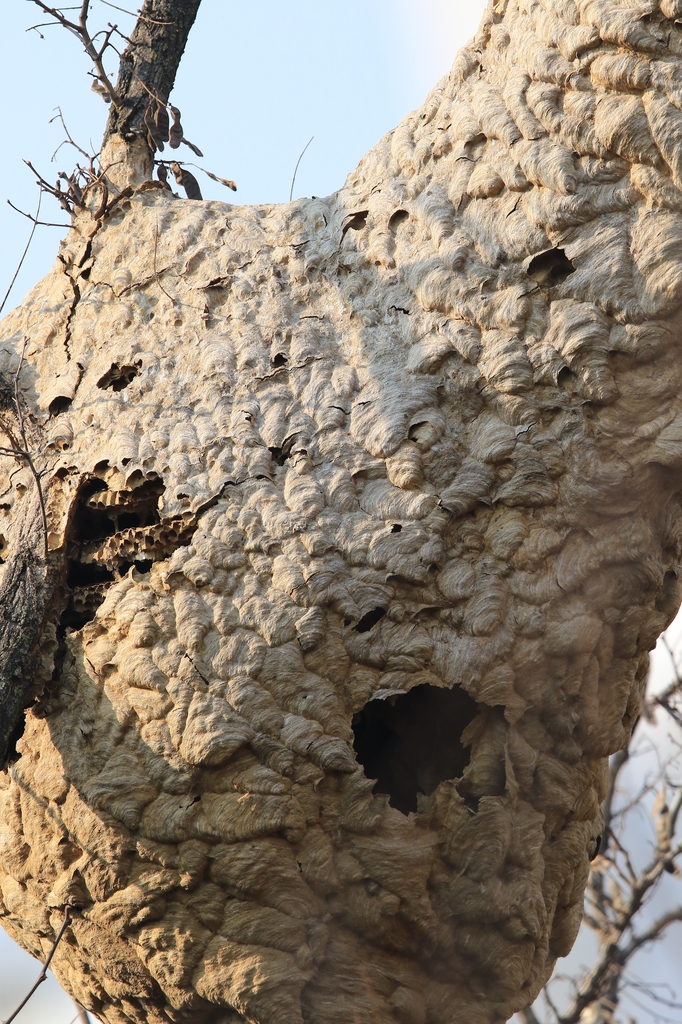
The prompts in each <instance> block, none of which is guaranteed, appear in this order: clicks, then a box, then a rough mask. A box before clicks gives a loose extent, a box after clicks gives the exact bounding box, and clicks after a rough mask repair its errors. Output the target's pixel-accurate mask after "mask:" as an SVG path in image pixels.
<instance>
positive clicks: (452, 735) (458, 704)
mask: <svg viewBox="0 0 682 1024" xmlns="http://www.w3.org/2000/svg"><path fill="white" fill-rule="evenodd" d="M477 714H478V705H477V704H476V702H475V701H474V700H472V699H471V697H470V696H469V695H468V694H467V693H466V692H465V691H464V690H463V689H462V688H461V687H459V686H453V687H452V688H445V687H439V686H430V685H429V684H428V683H423V684H422V685H421V686H415V687H414V688H413V689H411V690H409V691H408V692H407V693H398V694H395V693H394V694H390V695H389V694H387V695H386V696H385V697H382V695H381V691H379V693H378V694H376V695H375V696H374V698H373V699H372V700H370V701H368V702H367V704H365V706H364V708H362V710H361V711H359V712H358V713H357V714H356V715H355V716H354V718H353V733H354V734H355V739H354V741H353V746H354V748H355V752H356V754H357V759H358V761H359V762H360V764H361V765H362V766H363V768H364V771H365V775H366V776H367V778H368V779H376V780H377V782H376V785H375V787H374V792H375V793H386V794H388V796H389V803H390V805H391V807H395V808H396V809H397V810H399V811H402V813H403V814H409V812H410V811H416V810H417V794H418V793H423V794H425V795H426V796H429V795H430V794H431V793H433V791H434V790H435V789H436V787H437V786H439V785H440V783H441V782H444V781H445V780H446V779H459V778H461V777H462V775H463V774H464V770H465V768H466V767H467V765H468V764H469V753H468V747H465V746H464V745H463V743H462V742H461V739H460V737H461V735H462V733H463V732H464V730H465V729H466V727H467V726H468V725H469V723H470V722H472V721H473V720H474V718H475V717H476V715H477Z"/></svg>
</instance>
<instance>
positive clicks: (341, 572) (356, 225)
mask: <svg viewBox="0 0 682 1024" xmlns="http://www.w3.org/2000/svg"><path fill="white" fill-rule="evenodd" d="M673 6H674V5H673V4H672V3H671V2H669V0H662V2H661V5H660V10H659V8H658V7H654V4H653V3H651V4H648V5H647V6H646V8H645V7H644V6H642V7H641V9H640V8H624V7H620V6H619V5H617V4H616V3H610V2H608V0H603V2H595V0H576V2H575V3H573V0H542V3H538V2H535V0H523V2H518V3H516V2H514V3H511V2H510V3H505V2H503V0H502V2H498V3H496V4H495V5H494V6H493V7H491V8H490V9H489V11H488V14H487V15H486V18H485V19H484V22H483V25H482V27H481V29H480V31H479V34H478V36H477V37H476V39H475V40H474V42H473V43H472V44H471V45H470V46H469V47H468V48H465V49H464V50H463V51H461V53H460V54H459V56H458V57H457V60H456V61H455V64H454V66H453V69H452V72H451V73H450V75H449V77H448V78H446V79H444V80H443V81H442V82H441V83H440V84H439V85H438V86H437V87H436V89H435V90H434V91H433V93H432V94H431V95H430V96H429V97H428V98H427V101H426V103H425V104H424V106H423V107H422V108H421V110H419V111H417V112H416V113H415V114H412V115H410V116H409V117H407V118H406V119H405V120H404V121H403V122H402V123H401V124H400V125H399V126H398V128H396V130H395V131H394V132H391V133H390V134H389V135H388V136H386V137H385V138H384V139H383V140H382V141H381V142H380V143H379V144H378V145H377V146H376V147H375V149H373V150H372V151H371V152H370V153H369V154H368V155H367V156H366V157H365V158H364V159H363V161H362V162H361V163H360V165H359V167H358V168H357V169H356V170H355V171H354V172H353V173H351V175H350V176H349V178H348V181H347V182H346V185H345V187H344V188H343V189H342V190H341V191H340V192H339V193H337V194H335V195H333V196H331V197H329V198H328V199H310V200H301V201H298V202H294V203H290V204H286V205H281V206H264V207H254V208H248V207H232V206H228V205H226V204H222V203H215V202H197V201H189V200H181V199H177V198H176V197H174V196H173V195H172V194H170V193H169V192H168V191H166V190H165V189H163V188H162V187H161V186H160V185H158V187H157V183H152V182H145V183H143V184H142V185H141V186H140V187H139V188H137V189H136V190H132V189H131V190H130V192H129V193H124V194H123V195H122V196H121V197H120V200H119V201H118V202H117V203H116V204H115V205H114V206H113V207H111V209H110V211H109V212H108V214H107V215H106V216H105V217H104V218H103V219H102V220H100V221H97V222H94V221H93V220H92V219H91V217H90V215H89V214H88V213H87V211H82V212H79V213H78V216H77V217H76V218H75V221H74V228H73V231H72V232H71V234H70V236H69V239H68V240H67V243H66V245H65V246H64V248H63V249H62V252H61V254H60V260H59V262H58V264H57V266H56V267H55V269H54V271H53V272H52V274H50V275H49V276H48V277H47V278H46V279H45V280H44V281H43V282H41V283H40V284H39V285H38V286H37V287H36V289H34V291H33V292H32V293H31V294H30V295H29V296H28V298H27V299H26V301H25V303H24V305H23V306H22V308H20V309H19V310H17V311H15V312H14V313H13V314H11V315H10V316H9V317H8V318H7V319H6V320H5V322H4V326H3V328H2V337H3V341H4V344H3V348H2V353H3V354H4V353H7V352H12V351H16V352H19V351H20V350H21V349H22V344H23V339H24V337H26V338H28V342H27V344H26V352H25V358H24V364H23V368H22V372H21V376H20V383H21V386H22V389H23V393H24V394H25V396H26V400H27V402H28V403H29V404H30V406H31V408H32V409H33V412H34V416H35V417H36V420H37V421H39V422H40V423H42V425H43V427H44V431H45V445H44V449H43V452H42V455H43V462H42V463H41V465H42V466H43V477H42V479H43V481H44V488H45V492H46V495H47V498H48V504H47V508H48V518H49V531H50V532H49V536H50V549H51V551H52V552H53V556H52V557H54V559H55V564H57V563H59V564H62V565H64V566H65V572H66V573H67V581H68V593H66V595H65V596H64V598H63V600H62V603H61V606H60V608H59V624H58V638H59V649H58V651H57V653H56V655H55V657H54V666H55V667H54V673H53V676H52V681H51V683H50V685H49V687H48V688H47V689H46V691H45V693H44V695H43V697H42V699H41V701H40V704H39V706H38V707H37V708H36V709H35V710H32V711H30V712H29V713H28V714H27V716H26V727H25V731H24V735H23V737H22V738H21V740H20V741H19V744H18V751H19V753H20V757H19V760H18V761H17V762H16V763H15V764H14V765H13V766H12V767H11V768H10V769H9V771H8V772H7V773H6V775H5V776H4V778H3V780H2V782H1V783H0V785H2V787H3V792H2V804H1V807H2V811H1V812H0V813H1V817H2V822H3V830H2V832H1V833H0V835H1V836H2V838H1V842H2V858H1V859H0V889H1V892H2V902H1V903H0V913H2V914H3V915H4V916H3V918H2V920H3V924H4V926H5V927H6V928H7V930H8V931H9V933H10V934H11V935H12V936H13V937H14V938H15V939H16V940H17V941H18V942H20V943H21V944H22V945H23V946H24V947H25V948H27V949H29V950H30V951H32V952H34V953H36V954H39V953H40V952H41V951H42V950H43V948H44V947H45V946H49V944H50V943H51V942H52V939H53V936H54V933H55V931H56V930H57V929H58V928H59V925H60V923H61V921H62V920H63V907H64V906H65V905H67V904H71V905H73V906H75V907H77V908H79V909H80V913H79V914H77V915H76V916H75V917H74V920H73V924H72V926H71V929H70V930H69V931H68V932H67V935H66V936H65V939H64V940H63V941H62V943H61V944H60V946H59V948H58V950H57V953H56V955H55V958H54V961H53V965H54V970H55V973H56V974H57V976H58V978H59V979H60V981H61V982H62V984H63V985H64V986H65V987H66V989H67V990H68V991H69V992H70V993H71V994H72V995H73V997H74V998H75V999H76V1000H77V1001H78V1002H79V1003H80V1004H82V1005H83V1006H85V1007H86V1008H87V1009H89V1010H91V1011H92V1012H93V1013H95V1014H97V1015H98V1016H99V1017H100V1018H101V1019H103V1020H105V1021H107V1022H112V1024H114V1022H115V1024H124V1022H136V1024H142V1022H144V1024H146V1022H154V1024H156V1022H166V1021H174V1022H184V1021H186V1022H189V1021H191V1022H192V1024H197V1022H202V1021H205V1022H206V1024H209V1022H210V1024H218V1022H220V1024H228V1022H229V1024H237V1022H240V1021H251V1022H255V1024H301V1022H305V1024H348V1022H353V1024H356V1022H358V1024H370V1022H371V1024H453V1022H459V1021H462V1022H464V1021H466V1022H467V1024H470V1022H472V1021H473V1022H475V1024H478V1022H480V1024H483V1022H498V1021H503V1020H505V1019H506V1018H507V1017H509V1016H510V1015H511V1014H512V1013H513V1012H515V1011H516V1010H519V1009H521V1008H523V1007H524V1006H526V1005H528V1004H529V1003H530V1002H532V1000H533V998H534V997H535V995H536V994H537V992H538V991H539V989H540V987H541V986H542V984H543V983H544V981H545V980H546V979H547V977H548V976H549V974H550V972H551V971H552V968H553V966H554V963H555V960H556V958H557V957H559V956H564V955H566V953H567V952H568V951H569V949H570V948H571V945H572V943H573V940H574V937H575V934H576V932H577V929H578V926H579V922H580V917H581V910H582V895H583V890H584V885H585V881H586V878H587V872H588V866H589V858H590V856H592V855H593V854H594V853H595V851H596V848H597V837H598V835H599V832H600V828H601V815H600V804H601V801H602V799H603V797H604V794H605V787H606V785H607V774H606V769H607V758H608V756H609V754H610V753H612V752H613V751H615V750H618V749H619V748H621V747H623V746H624V745H625V744H626V743H627V740H628V737H629V734H630V731H631V729H632V725H633V723H634V721H635V719H636V717H637V715H638V711H639V705H640V699H641V694H642V688H643V686H644V682H645V679H646V672H647V665H648V653H647V652H648V651H649V650H650V649H651V647H652V646H653V645H654V643H655V640H656V637H657V636H658V634H659V633H660V632H661V630H662V629H663V628H665V626H666V625H667V624H668V623H669V622H670V620H671V619H672V617H673V615H674V613H675V611H676V609H677V607H678V605H679V603H680V595H681V592H680V583H679V561H680V553H681V551H682V537H681V535H680V528H679V522H680V488H679V471H680V468H681V467H682V406H681V403H680V399H679V397H678V395H679V391H680V378H681V377H682V366H681V363H680V360H679V358H678V354H677V347H676V346H677V338H678V336H679V328H680V313H679V310H680V306H681V304H682V269H681V268H682V166H681V165H680V162H679V154H678V149H679V147H678V146H677V139H678V132H679V128H680V119H681V118H682V114H680V110H679V109H678V105H677V104H678V103H682V101H681V100H680V97H679V95H678V91H679V90H678V87H677V85H676V84H675V83H676V77H675V72H676V70H677V69H679V68H680V64H679V56H678V55H679V54H680V53H682V36H681V35H680V30H679V26H678V24H677V22H676V21H674V20H673V19H674V17H677V9H675V10H673ZM3 358H5V356H4V355H3ZM7 358H8V360H10V365H9V366H8V367H6V368H5V369H6V370H15V369H16V365H17V361H18V356H17V358H15V359H14V362H11V360H12V358H13V357H11V356H8V357H7ZM50 409H51V410H52V414H50V413H49V410H50ZM5 469H6V472H7V483H6V489H5V496H4V497H3V502H4V503H5V504H4V506H3V511H2V516H3V519H4V525H3V526H2V532H3V534H4V535H5V536H6V537H8V538H9V539H10V541H12V540H13V538H15V536H18V535H19V531H20V529H21V527H20V523H21V517H22V515H23V512H22V508H23V507H24V504H25V503H26V501H27V500H29V499H28V494H29V491H28V484H27V485H26V486H25V487H24V491H25V492H26V493H24V491H20V490H19V489H17V487H16V479H17V478H16V463H15V461H14V460H9V459H8V460H7V462H6V466H5ZM12 474H15V475H14V476H13V475H12ZM12 550H13V551H17V550H18V548H17V546H16V544H15V546H14V548H12ZM17 557H19V556H18V555H15V556H14V558H17ZM60 559H61V563H60ZM15 571H16V570H15V569H14V568H13V562H12V561H11V560H10V563H9V564H8V565H7V566H6V567H5V569H4V572H5V573H6V574H9V573H11V572H15ZM6 600H7V603H8V604H9V612H5V618H6V619H8V618H9V617H10V616H13V621H14V622H15V623H16V628H17V629H18V630H19V629H24V628H28V626H29V625H30V622H29V621H27V619H28V618H30V613H23V614H22V617H21V618H19V611H20V609H18V608H17V609H16V614H15V609H14V608H13V606H12V602H11V600H9V599H6ZM375 780H376V781H375Z"/></svg>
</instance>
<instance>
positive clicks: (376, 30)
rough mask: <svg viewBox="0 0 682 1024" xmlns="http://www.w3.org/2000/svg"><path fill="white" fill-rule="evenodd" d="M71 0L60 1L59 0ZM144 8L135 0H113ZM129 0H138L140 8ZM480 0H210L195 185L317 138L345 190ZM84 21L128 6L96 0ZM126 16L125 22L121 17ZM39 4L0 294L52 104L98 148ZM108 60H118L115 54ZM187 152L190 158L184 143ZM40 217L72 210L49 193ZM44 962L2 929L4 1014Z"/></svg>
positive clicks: (12, 91) (268, 198)
mask: <svg viewBox="0 0 682 1024" xmlns="http://www.w3.org/2000/svg"><path fill="white" fill-rule="evenodd" d="M76 2H77V0H65V6H66V5H68V4H73V3H76ZM113 2H115V3H116V4H118V6H120V7H126V6H129V7H132V9H137V2H138V0H130V3H129V4H128V3H127V0H113ZM133 5H134V6H133ZM484 7H485V3H484V0H288V2H286V3H284V2H282V0H249V2H244V0H241V2H239V0H203V2H202V5H201V8H200V12H199V16H198V18H197V22H196V24H195V26H194V28H193V30H192V34H191V35H190V41H189V45H188V48H187V51H186V53H185V58H184V60H183V63H182V66H181V69H180V74H179V76H178V81H177V85H176V89H175V91H174V93H173V101H174V103H175V104H176V105H177V106H178V107H180V109H181V110H182V113H183V125H184V128H185V132H186V134H187V136H188V137H189V138H190V139H192V141H194V142H196V143H197V145H199V146H200V147H201V149H202V150H203V152H204V154H205V158H204V160H203V161H201V163H203V165H204V166H205V167H207V168H208V169H209V170H212V171H214V172H215V173H216V174H219V175H221V176H222V177H228V178H233V179H234V180H235V181H236V182H237V185H238V192H237V194H236V196H235V195H234V194H233V193H231V192H228V191H227V190H226V189H224V188H223V187H222V186H221V185H218V184H214V183H213V182H211V181H209V179H207V178H205V177H204V176H203V175H200V174H198V173H197V172H195V173H197V177H199V178H200V179H201V188H202V190H203V193H204V196H205V197H206V198H211V199H225V200H226V201H229V202H234V201H237V202H239V203H263V202H283V201H285V200H286V199H288V196H289V188H290V185H291V177H292V174H293V170H294V166H295V164H296V160H297V159H298V155H299V153H300V152H301V150H302V149H303V147H304V146H305V144H306V142H307V141H308V139H309V138H310V136H311V135H314V136H315V138H314V141H313V142H312V143H311V145H310V147H309V148H308V151H307V152H306V154H305V156H304V158H303V160H302V161H301V166H300V168H299V172H298V175H297V179H296V190H295V195H297V196H305V195H318V196H324V195H328V194H329V193H330V192H333V191H334V190H335V189H338V188H339V187H340V186H341V185H342V184H343V182H344V179H345V177H346V175H347V174H348V172H349V171H351V170H352V169H353V167H354V165H355V164H356V163H357V162H358V160H359V159H360V157H361V156H362V155H363V153H364V152H366V150H367V149H369V148H370V147H371V146H372V145H373V144H374V143H375V142H376V141H377V140H378V139H379V138H380V137H381V136H382V135H383V134H384V133H385V132H387V131H388V130H389V129H391V128H392V127H394V125H395V124H397V122H398V121H399V120H400V119H401V118H402V117H403V116H404V115H405V114H406V113H408V111H410V110H412V109H414V108H415V107H417V106H419V105H420V104H421V103H422V102H423V100H424V98H425V96H426V94H427V93H428V92H429V90H430V89H431V88H432V86H433V85H435V83H436V82H437V80H438V79H439V78H440V77H441V75H443V74H445V73H446V72H447V71H448V69H449V67H450V65H451V63H452V61H453V60H454V57H455V54H456V52H457V49H458V48H459V47H460V46H461V45H462V44H463V43H465V42H466V41H467V39H468V38H470V36H471V35H473V33H474V32H475V30H476V28H477V26H478V22H479V20H480V17H481V14H482V12H483V9H484ZM92 11H93V22H96V23H98V24H102V25H104V26H105V25H106V23H107V22H108V21H114V22H116V21H118V24H119V26H120V27H121V29H122V31H124V32H126V31H127V30H128V29H129V27H130V24H131V22H130V19H129V18H126V16H125V15H122V14H120V13H119V12H117V11H114V10H112V9H111V8H107V7H106V6H104V5H103V4H102V3H101V0H92ZM119 19H120V20H119ZM43 20H45V19H44V18H43V17H40V12H39V11H38V9H37V8H36V7H35V6H34V4H32V3H31V2H30V0H2V28H3V31H2V34H1V36H0V95H2V97H3V103H2V134H3V140H4V155H3V159H2V162H1V163H0V237H1V238H2V245H1V246H0V300H1V298H2V296H3V295H4V293H5V290H6V288H7V286H8V284H9V281H10V279H11V277H12V274H13V273H14V269H15V267H16V264H17V261H18V259H19V257H20V256H21V252H22V250H23V248H24V245H25V243H26V238H27V236H28V232H29V230H30V223H29V222H28V221H27V220H25V219H24V218H23V217H21V216H20V215H19V214H18V213H15V212H14V211H13V210H12V209H10V207H9V206H7V204H6V203H5V200H6V199H11V200H12V202H13V203H15V205H17V206H19V207H21V208H22V209H23V210H26V211H30V212H34V210H35V205H36V201H37V190H36V187H35V184H34V179H33V176H32V175H31V173H30V171H29V170H28V168H26V167H25V165H24V164H23V163H22V158H27V159H29V160H31V162H32V163H33V164H34V165H35V167H36V169H37V170H38V171H39V172H40V173H41V174H42V175H43V177H45V178H46V179H47V180H48V181H52V180H54V179H55V177H56V174H57V172H58V171H59V170H65V171H70V170H72V168H73V166H74V163H75V160H76V159H78V157H77V154H76V153H75V151H74V150H71V151H69V149H68V148H62V149H61V150H60V152H59V154H58V156H57V160H56V163H51V162H50V157H51V155H52V152H53V151H54V149H55V147H56V146H58V145H59V143H60V141H61V139H62V138H63V133H62V131H61V128H60V127H59V126H58V125H56V124H49V123H48V122H49V120H50V118H51V117H53V116H54V113H55V107H56V106H57V105H58V104H59V105H60V106H61V109H62V112H63V114H64V117H65V119H66V123H67V125H68V127H69V130H70V132H71V135H72V136H73V138H74V139H75V140H76V141H77V142H79V144H80V145H81V146H83V148H84V149H87V148H88V147H89V145H90V140H92V143H93V146H94V149H95V150H97V149H99V140H100V138H101V135H102V130H103V127H104V122H105V118H106V108H105V106H104V103H103V102H102V100H100V99H99V97H97V96H96V95H95V94H94V93H92V92H90V88H89V79H88V78H87V72H88V70H89V62H88V59H87V57H86V56H85V55H84V54H83V53H81V51H80V50H79V45H78V41H77V40H76V39H75V38H73V37H72V36H70V35H68V34H67V33H66V32H65V31H64V30H62V29H57V28H53V29H47V30H45V29H41V31H42V32H43V34H44V36H45V39H44V40H41V39H40V37H39V36H38V34H37V33H36V32H28V33H27V32H26V29H27V28H28V27H29V26H30V25H32V24H34V23H35V22H37V21H43ZM110 66H111V67H113V66H114V62H111V64H110ZM187 156H188V158H191V156H190V154H189V152H188V153H187ZM41 216H42V217H44V218H45V219H46V220H53V221H60V222H63V221H64V220H65V217H64V214H63V213H62V211H61V210H60V209H59V208H58V206H57V204H56V203H55V202H51V201H50V200H47V199H46V200H45V201H44V203H43V210H42V214H41ZM61 234H62V233H61V232H60V231H58V230H57V229H54V228H39V229H38V232H37V234H36V237H35V238H34V241H33V245H32V247H31V250H30V255H29V257H28V258H27V260H26V262H25V264H24V269H23V270H22V273H21V275H20V277H19V278H18V280H17V284H16V286H15V288H14V290H13V292H12V295H11V297H10V300H9V302H8V305H7V306H6V309H5V311H7V310H8V309H10V308H12V306H14V305H17V304H18V303H19V302H20V301H21V299H22V297H23V295H24V294H25V292H26V291H28V289H29V288H30V287H31V286H32V285H33V284H34V283H35V282H36V281H37V280H38V279H39V278H40V277H41V276H42V275H43V274H45V273H46V272H47V271H48V270H49V268H50V266H51V265H52V263H53V261H54V259H55V255H56V252H57V246H58V242H59V238H60V237H61ZM38 971H39V966H38V964H37V963H36V961H34V960H32V959H31V958H30V957H29V956H27V954H25V953H23V952H22V951H21V950H20V949H19V948H18V947H17V946H15V945H14V944H13V943H12V942H10V940H9V939H8V938H7V936H6V935H5V933H4V932H3V931H2V930H1V929H0V1020H2V1019H4V1018H5V1017H7V1016H8V1015H9V1013H10V1012H11V1011H12V1010H13V1009H14V1007H15V1006H16V1005H17V1003H18V1002H19V1001H20V999H21V998H22V996H23V995H24V994H25V992H26V991H27V990H28V988H29V987H30V985H31V982H32V980H33V979H34V978H35V976H36V975H37V973H38ZM73 1016H74V1010H73V1004H72V1003H71V1002H70V1000H69V999H68V998H67V997H66V996H65V995H64V993H63V992H62V991H61V989H60V988H59V986H58V985H57V983H56V982H55V980H54V978H53V977H52V976H50V979H49V980H48V981H47V982H46V983H45V984H44V985H43V986H42V987H41V988H40V989H39V990H38V992H37V994H36V995H35V996H34V997H33V999H32V1000H31V1002H30V1003H29V1005H28V1006H27V1008H26V1009H25V1010H24V1011H23V1012H22V1014H21V1016H20V1018H19V1021H18V1024H69V1022H70V1021H71V1020H72V1019H73Z"/></svg>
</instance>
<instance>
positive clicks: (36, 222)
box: [0, 189, 71, 311]
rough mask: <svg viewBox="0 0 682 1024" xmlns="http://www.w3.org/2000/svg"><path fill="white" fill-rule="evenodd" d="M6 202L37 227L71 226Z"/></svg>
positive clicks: (9, 201)
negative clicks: (40, 216) (27, 211)
mask: <svg viewBox="0 0 682 1024" xmlns="http://www.w3.org/2000/svg"><path fill="white" fill-rule="evenodd" d="M42 193H43V190H42V189H41V190H40V194H41V195H42ZM6 203H7V205H8V206H11V207H12V209H13V210H14V211H15V212H16V213H20V214H21V216H22V217H26V219H27V220H30V221H33V225H34V227H37V226H38V225H40V227H41V228H70V227H71V225H70V224H57V222H56V221H54V222H53V221H51V220H37V218H36V217H34V216H33V215H32V214H30V213H26V211H25V210H20V209H19V207H18V206H15V205H14V203H13V202H12V200H11V199H7V200H6ZM12 284H14V281H12ZM10 287H11V285H10ZM1 310H2V306H0V311H1Z"/></svg>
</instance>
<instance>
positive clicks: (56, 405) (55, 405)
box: [47, 395, 72, 416]
mask: <svg viewBox="0 0 682 1024" xmlns="http://www.w3.org/2000/svg"><path fill="white" fill-rule="evenodd" d="M71 402H72V399H71V398H69V396H68V395H57V397H56V398H53V399H52V401H51V402H50V404H49V405H48V407H47V411H48V412H49V414H50V416H59V414H60V412H65V411H66V410H67V409H68V408H69V406H70V405H71Z"/></svg>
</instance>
